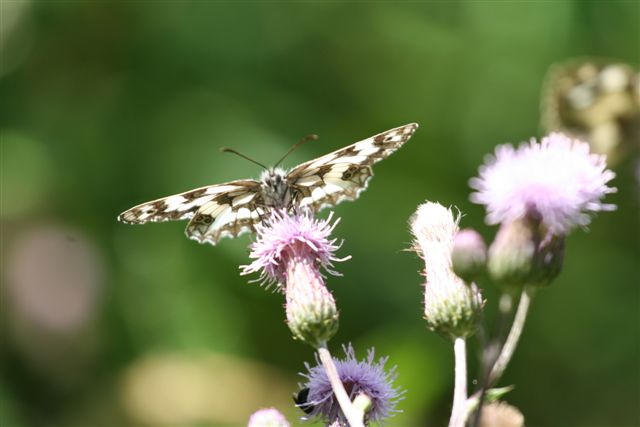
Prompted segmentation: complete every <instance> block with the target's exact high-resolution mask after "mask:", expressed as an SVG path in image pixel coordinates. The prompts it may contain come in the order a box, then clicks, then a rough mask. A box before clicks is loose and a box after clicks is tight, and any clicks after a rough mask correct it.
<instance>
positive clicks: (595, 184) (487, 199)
mask: <svg viewBox="0 0 640 427" xmlns="http://www.w3.org/2000/svg"><path fill="white" fill-rule="evenodd" d="M614 177H615V174H614V173H613V172H612V171H610V170H608V169H607V165H606V161H605V156H602V155H597V154H593V153H590V152H589V145H588V144H587V143H585V142H582V141H579V140H575V139H571V138H569V137H567V136H565V135H563V134H561V133H552V134H550V135H549V136H547V137H545V138H543V139H542V141H541V142H540V143H538V142H536V141H535V139H532V140H531V142H530V143H529V144H521V145H520V146H519V147H518V148H517V149H515V148H514V147H512V146H511V145H500V146H498V147H497V148H496V150H495V155H494V156H488V157H487V159H486V161H485V164H484V165H482V166H481V167H480V173H479V176H478V177H476V178H472V179H471V181H470V185H471V187H472V188H473V189H475V190H477V191H476V192H475V193H472V194H471V201H473V202H475V203H479V204H483V205H486V209H487V218H486V219H487V222H488V223H490V224H498V223H504V222H511V221H514V220H517V219H519V218H522V217H523V216H525V215H526V214H529V215H535V216H539V217H540V218H541V220H542V222H543V223H544V224H545V225H546V226H547V227H548V228H549V229H550V230H551V231H552V232H554V233H557V234H566V233H567V232H568V231H570V230H571V229H572V228H573V227H575V226H585V225H587V224H589V222H590V219H591V218H590V215H589V214H590V213H593V212H598V211H610V210H614V209H615V205H611V204H604V203H602V202H601V199H602V198H603V197H604V196H605V195H606V194H609V193H613V192H615V191H616V189H615V188H611V187H608V186H607V183H608V182H609V181H611V180H612V179H613V178H614Z"/></svg>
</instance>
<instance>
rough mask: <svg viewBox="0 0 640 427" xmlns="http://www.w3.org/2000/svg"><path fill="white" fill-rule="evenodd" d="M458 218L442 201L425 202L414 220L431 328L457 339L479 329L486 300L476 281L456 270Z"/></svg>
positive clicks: (414, 216) (412, 220)
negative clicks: (453, 253)
mask: <svg viewBox="0 0 640 427" xmlns="http://www.w3.org/2000/svg"><path fill="white" fill-rule="evenodd" d="M458 220H459V217H458V218H454V216H453V213H452V212H451V210H450V209H447V208H445V207H444V206H442V205H440V204H438V203H431V202H427V203H424V204H423V205H421V206H420V207H419V208H418V210H417V211H416V213H415V214H414V215H413V217H412V218H411V220H410V223H411V231H412V232H413V235H414V237H415V249H416V252H418V254H419V255H420V256H421V257H422V258H423V259H424V262H425V276H426V282H425V284H424V287H425V288H424V317H425V320H426V321H427V326H428V328H429V329H431V330H433V331H436V332H438V333H439V334H441V335H443V336H445V337H448V338H451V339H455V338H464V337H467V336H470V335H472V334H473V333H474V332H475V329H476V326H477V322H478V315H479V314H480V312H481V311H482V307H483V304H484V302H483V300H482V296H481V294H480V291H479V290H478V288H477V287H476V286H475V285H473V284H472V285H471V286H467V284H465V282H464V281H463V280H462V279H461V278H460V277H458V276H456V274H455V273H454V272H453V269H452V267H451V251H452V248H453V238H454V236H455V235H456V233H457V231H458Z"/></svg>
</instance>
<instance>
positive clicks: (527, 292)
mask: <svg viewBox="0 0 640 427" xmlns="http://www.w3.org/2000/svg"><path fill="white" fill-rule="evenodd" d="M534 289H535V288H533V287H530V286H525V287H524V289H523V291H522V295H521V296H520V302H519V303H518V309H517V311H516V315H515V317H514V319H513V324H512V325H511V330H510V331H509V335H508V336H507V340H506V341H505V343H504V345H503V346H502V350H501V351H500V355H498V358H497V359H496V361H495V363H494V364H493V368H491V373H490V374H489V381H488V384H487V386H488V387H491V386H493V385H494V384H495V383H497V382H498V380H499V379H500V377H502V374H503V373H504V371H505V369H507V365H509V362H510V361H511V358H512V357H513V353H514V352H515V350H516V347H517V345H518V341H519V340H520V336H521V335H522V330H523V329H524V324H525V321H526V320H527V315H528V314H529V306H530V305H531V299H532V298H533V295H534Z"/></svg>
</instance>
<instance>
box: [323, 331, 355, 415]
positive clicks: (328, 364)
mask: <svg viewBox="0 0 640 427" xmlns="http://www.w3.org/2000/svg"><path fill="white" fill-rule="evenodd" d="M318 355H319V356H320V361H321V362H322V365H323V366H324V370H325V371H326V373H327V377H328V378H329V381H330V382H331V388H332V389H333V394H334V395H335V396H336V399H337V400H338V404H339V405H340V409H342V413H343V414H344V417H345V418H346V419H347V422H348V423H349V425H350V426H351V427H364V422H363V421H362V415H363V412H362V411H357V410H354V408H353V405H352V404H351V399H350V398H349V395H348V394H347V391H346V390H345V389H344V385H343V384H342V381H340V376H339V375H338V370H337V369H336V365H335V363H333V358H332V357H331V353H329V349H328V348H327V344H326V343H322V344H321V345H320V346H319V347H318Z"/></svg>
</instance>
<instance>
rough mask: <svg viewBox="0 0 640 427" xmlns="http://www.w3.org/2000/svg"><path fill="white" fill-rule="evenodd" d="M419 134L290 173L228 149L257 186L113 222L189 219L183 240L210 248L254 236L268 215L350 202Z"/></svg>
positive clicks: (137, 211) (160, 202)
mask: <svg viewBox="0 0 640 427" xmlns="http://www.w3.org/2000/svg"><path fill="white" fill-rule="evenodd" d="M417 128H418V125H417V124H416V123H411V124H408V125H405V126H401V127H398V128H395V129H391V130H388V131H386V132H382V133H380V134H378V135H374V136H372V137H370V138H367V139H364V140H362V141H359V142H356V143H355V144H352V145H348V146H346V147H344V148H341V149H339V150H336V151H334V152H332V153H329V154H327V155H324V156H322V157H318V158H317V159H313V160H310V161H308V162H305V163H302V164H300V165H298V166H296V167H294V168H293V169H291V170H289V171H285V170H283V169H281V168H279V167H277V166H278V165H279V164H280V163H281V162H282V160H284V159H285V158H286V157H287V155H289V154H290V153H291V152H292V151H293V150H294V149H295V148H296V147H298V146H299V145H300V144H302V143H303V142H305V141H306V140H308V139H315V138H317V137H316V136H315V135H312V136H311V137H307V138H305V139H303V140H301V141H299V142H298V143H297V144H295V145H294V146H293V147H291V149H290V150H289V151H288V152H287V153H286V154H285V155H284V156H283V157H282V158H281V159H280V160H279V161H278V162H277V163H276V166H274V167H272V168H267V167H266V166H264V165H262V164H260V163H258V162H255V161H254V160H251V159H250V158H248V157H246V156H244V155H242V154H240V153H238V152H237V151H235V150H232V149H228V148H227V149H223V151H226V152H232V153H235V154H237V155H239V156H241V157H244V158H246V159H248V160H250V161H252V162H254V163H257V164H258V165H260V166H262V167H263V168H264V169H265V170H264V172H263V173H262V175H261V176H260V179H259V180H253V179H241V180H237V181H230V182H226V183H224V184H217V185H209V186H206V187H201V188H196V189H195V190H191V191H187V192H185V193H180V194H175V195H173V196H168V197H163V198H161V199H157V200H153V201H150V202H146V203H143V204H141V205H138V206H135V207H133V208H131V209H129V210H127V211H125V212H123V213H121V214H120V215H119V216H118V220H119V221H121V222H124V223H127V224H144V223H146V222H160V221H172V220H183V219H189V224H188V225H187V228H186V230H185V233H186V235H187V237H189V238H190V239H192V240H196V241H198V242H200V243H210V244H212V245H215V244H216V243H218V241H219V240H220V239H221V238H223V237H236V236H238V235H240V234H242V233H244V232H248V231H253V230H254V225H255V224H256V223H258V222H260V221H261V220H262V218H263V217H264V215H265V214H267V213H268V212H269V210H271V209H288V210H291V209H300V208H302V209H312V210H314V211H317V210H320V209H322V208H323V207H326V206H334V205H336V204H338V203H340V202H342V201H343V200H355V199H356V198H357V197H358V195H359V194H360V192H362V191H363V190H364V189H365V188H366V187H367V183H368V181H369V179H370V178H371V177H372V176H373V172H372V170H371V165H373V164H374V163H377V162H378V161H380V160H382V159H384V158H386V157H387V156H389V155H390V154H391V153H393V152H394V151H396V150H397V149H398V148H400V147H401V146H402V145H403V144H404V143H405V142H407V141H408V140H409V138H411V135H413V133H414V132H415V130H416V129H417Z"/></svg>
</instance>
